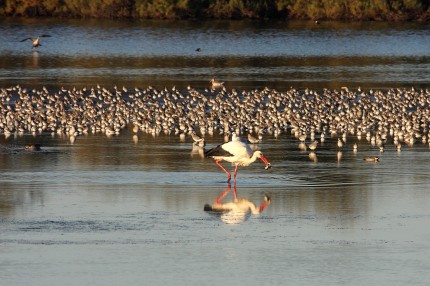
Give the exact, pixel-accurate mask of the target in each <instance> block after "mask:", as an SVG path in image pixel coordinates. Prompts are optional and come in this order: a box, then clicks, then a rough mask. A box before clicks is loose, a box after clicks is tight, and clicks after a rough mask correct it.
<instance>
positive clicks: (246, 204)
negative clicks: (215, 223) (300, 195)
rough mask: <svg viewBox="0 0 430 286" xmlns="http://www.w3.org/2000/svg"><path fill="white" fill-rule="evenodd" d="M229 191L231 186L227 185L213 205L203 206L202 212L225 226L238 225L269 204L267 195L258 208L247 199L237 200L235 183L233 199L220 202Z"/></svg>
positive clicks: (260, 211)
mask: <svg viewBox="0 0 430 286" xmlns="http://www.w3.org/2000/svg"><path fill="white" fill-rule="evenodd" d="M230 190H231V185H230V184H228V185H227V187H226V188H225V190H224V192H222V193H221V195H219V196H218V197H217V198H216V199H215V202H214V203H213V204H205V206H204V211H206V212H209V213H210V214H212V215H214V216H215V217H217V218H219V219H220V220H221V221H223V222H224V223H227V224H239V223H242V222H244V221H245V220H247V219H248V218H249V216H250V215H251V214H253V215H258V214H260V213H262V212H263V210H264V209H265V208H266V206H268V205H269V204H270V202H271V198H270V195H267V194H266V195H265V196H264V201H263V202H262V203H261V204H260V206H259V207H257V206H256V205H255V203H253V202H251V201H250V200H249V199H247V198H244V197H240V198H239V197H238V196H237V188H236V183H234V188H233V194H234V199H233V200H229V201H224V202H222V200H223V199H224V198H225V197H226V196H227V195H228V193H229V192H230Z"/></svg>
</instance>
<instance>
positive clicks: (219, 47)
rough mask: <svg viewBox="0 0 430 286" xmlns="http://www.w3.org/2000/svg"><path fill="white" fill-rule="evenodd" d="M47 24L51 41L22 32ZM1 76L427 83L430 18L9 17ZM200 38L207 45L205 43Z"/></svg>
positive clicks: (60, 82) (255, 83) (130, 82)
mask: <svg viewBox="0 0 430 286" xmlns="http://www.w3.org/2000/svg"><path fill="white" fill-rule="evenodd" d="M41 34H48V35H51V36H52V37H51V38H42V41H41V43H42V47H40V48H39V49H38V51H37V52H35V51H32V48H31V42H30V41H27V42H23V43H22V42H19V41H20V40H22V39H24V38H27V37H30V36H36V35H41ZM0 42H1V45H0V85H1V86H10V85H14V84H17V83H19V84H23V83H26V84H27V85H32V86H37V87H38V86H40V85H46V86H48V87H49V86H53V87H58V86H65V87H73V86H76V87H82V86H88V85H90V86H93V85H94V84H95V83H96V82H97V83H100V84H102V85H108V86H113V85H114V84H116V85H118V86H121V85H125V86H129V87H133V86H148V85H153V86H158V87H161V88H163V87H164V86H168V87H171V86H173V85H176V87H178V88H184V87H186V86H187V85H189V84H191V85H192V86H194V87H201V88H203V87H208V82H209V80H210V79H211V78H212V77H215V78H217V79H219V80H222V81H225V82H226V84H227V85H226V86H227V87H229V88H247V89H249V88H255V87H264V86H270V87H272V88H277V89H286V88H289V87H290V86H294V87H297V88H300V87H320V88H321V87H329V88H339V86H344V85H348V86H350V87H352V86H354V87H355V86H361V87H371V88H379V87H392V86H396V87H397V86H408V87H410V86H411V85H413V86H415V87H419V86H426V85H427V83H428V82H429V81H430V75H429V72H428V71H429V70H430V52H429V49H428V47H429V46H430V25H429V24H412V23H407V24H404V23H402V24H397V23H388V24H387V23H352V24H351V23H349V24H342V23H324V22H323V23H321V24H319V25H316V24H314V23H313V22H288V23H285V22H275V23H272V22H247V21H231V22H230V21H225V22H223V21H220V22H169V21H165V22H160V21H144V22H112V21H91V20H87V21H82V20H80V21H77V20H65V19H62V20H21V21H19V20H0ZM197 48H200V49H201V51H200V52H196V49H197Z"/></svg>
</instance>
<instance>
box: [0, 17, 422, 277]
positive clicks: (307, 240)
mask: <svg viewBox="0 0 430 286" xmlns="http://www.w3.org/2000/svg"><path fill="white" fill-rule="evenodd" d="M0 23H1V25H0V35H1V37H2V38H1V40H2V44H1V45H0V86H1V87H7V86H11V85H15V84H20V85H21V86H25V87H31V86H34V87H37V88H40V86H41V85H46V86H48V87H49V86H51V87H55V88H56V90H58V89H59V87H61V86H65V87H73V86H76V87H81V86H87V87H88V88H91V87H93V86H95V85H97V83H99V84H101V85H102V86H107V87H110V86H112V85H117V86H119V87H121V86H122V85H124V86H127V87H133V86H138V87H142V86H143V87H145V86H147V85H154V86H160V87H164V86H168V87H170V86H173V85H176V86H177V87H178V88H180V87H183V88H185V87H186V86H187V85H188V84H190V85H192V86H195V87H209V80H210V79H211V78H213V77H215V78H216V79H219V80H221V81H225V82H226V86H227V88H229V89H230V88H238V89H240V88H242V87H246V88H249V87H252V88H255V87H263V86H266V85H268V86H270V88H276V89H281V88H285V87H287V88H289V86H290V85H293V86H297V87H298V88H300V87H310V88H312V87H319V88H321V87H328V88H332V87H334V88H339V86H348V85H357V86H358V85H360V86H362V87H369V88H378V87H386V86H396V87H397V86H406V85H407V86H410V85H414V86H415V87H417V86H423V87H424V86H425V85H426V84H428V82H430V78H429V76H430V73H428V70H429V69H430V68H429V63H430V60H429V54H428V47H429V46H430V43H429V41H430V37H429V31H430V30H429V29H428V25H420V24H409V23H406V24H393V23H390V24H384V23H322V24H321V25H317V26H315V25H313V24H312V23H310V22H308V23H304V22H288V23H283V22H282V23H274V22H263V23H261V22H247V21H232V22H223V21H221V22H203V23H202V22H186V21H183V22H173V23H172V22H158V21H142V22H128V21H118V22H111V21H94V20H65V19H61V20H56V19H42V20H40V19H24V20H17V19H1V20H0ZM42 33H43V34H45V33H46V34H50V35H52V37H51V38H47V39H44V40H46V41H44V45H43V46H42V47H40V49H38V50H37V51H32V49H31V47H28V46H27V45H22V44H25V43H19V42H18V41H19V40H21V39H23V38H26V37H28V36H31V35H36V34H42ZM27 44H28V43H27ZM197 47H199V48H201V51H200V52H196V48H197ZM347 139H348V140H346V144H345V145H344V146H343V148H342V151H341V152H340V151H338V147H337V145H336V143H337V138H330V137H327V138H325V140H324V142H321V144H319V145H318V149H317V150H316V151H314V152H311V151H310V150H308V149H307V147H306V144H309V143H310V142H306V144H305V146H304V147H306V148H302V149H300V148H299V146H298V142H297V140H296V139H294V138H292V137H291V136H290V135H287V134H281V135H279V136H272V135H267V137H266V138H264V140H263V143H259V144H258V148H260V149H261V150H262V151H264V154H265V155H267V157H268V158H269V159H270V162H271V164H272V166H273V168H272V169H271V170H270V172H261V169H260V168H258V167H254V166H250V167H248V168H243V170H241V175H240V176H239V177H238V179H237V185H238V187H237V188H238V191H237V192H239V194H240V196H239V195H238V197H244V198H246V199H247V200H248V201H249V202H254V204H256V205H259V204H260V203H261V202H262V201H263V196H264V194H265V193H270V195H271V198H272V201H271V204H270V206H269V207H267V208H266V209H265V210H264V212H263V213H262V214H261V215H260V216H259V217H258V219H256V217H255V216H252V215H249V217H246V218H247V219H248V221H247V223H243V224H240V225H238V226H236V227H232V226H230V225H228V224H225V223H223V222H220V221H219V220H218V219H213V216H211V215H208V214H207V213H204V212H203V211H202V206H204V204H206V203H208V202H212V201H213V200H214V198H216V197H217V196H218V198H219V200H218V201H219V202H221V203H223V201H221V199H222V198H220V197H219V196H220V192H221V191H222V190H223V189H224V188H225V175H224V174H221V173H220V172H219V169H218V167H217V166H216V165H214V164H213V160H211V159H205V158H203V157H202V152H203V149H202V148H195V146H193V141H192V139H191V138H189V137H184V138H180V137H177V136H174V135H171V136H168V135H160V136H151V135H148V134H139V135H138V138H136V137H135V136H134V133H133V132H132V131H131V130H128V131H124V132H122V133H121V135H118V136H110V137H106V136H103V135H89V136H79V137H78V138H76V141H74V142H72V141H70V139H69V138H67V137H63V136H59V135H52V136H51V135H43V136H32V135H27V134H26V135H23V136H21V135H18V134H11V136H0V175H1V176H0V246H1V247H0V265H1V269H2V271H0V281H2V283H3V284H5V285H27V284H28V282H29V277H31V284H32V285H55V284H58V281H61V284H64V285H77V284H78V285H87V284H91V285H110V284H115V285H142V282H143V283H146V284H148V285H159V284H165V285H172V284H175V285H202V284H203V285H204V284H207V281H208V277H209V279H211V280H210V281H211V283H212V284H221V283H225V282H226V280H225V279H226V278H225V277H229V281H230V282H231V283H232V284H235V285H253V284H262V285H283V284H285V281H287V279H288V281H289V282H290V283H291V284H292V285H336V284H340V285H381V286H382V285H394V284H402V285H406V284H410V285H427V284H428V280H429V279H430V277H429V274H428V269H429V267H430V265H429V259H428V256H427V255H426V253H425V251H424V252H423V249H424V250H425V249H428V248H429V239H428V238H429V237H430V233H429V228H428V221H429V219H430V214H429V210H428V206H429V204H430V196H429V194H428V186H429V184H430V175H429V174H428V160H429V154H430V153H429V147H428V146H427V145H424V144H418V143H417V144H414V145H413V146H404V147H403V148H402V149H401V150H399V151H397V150H395V147H394V146H387V147H386V148H385V150H384V152H383V153H380V152H379V150H378V148H376V147H374V146H371V145H369V144H367V143H363V144H361V143H360V141H359V140H358V141H357V140H353V139H352V138H347ZM363 140H364V139H363ZM206 142H207V147H206V148H210V147H211V146H215V145H217V144H218V143H219V142H223V137H222V136H219V135H213V136H208V137H207V138H206ZM356 142H357V143H358V148H357V149H356V150H355V151H353V144H354V143H356ZM27 144H41V146H42V150H41V151H38V152H32V151H28V150H25V149H24V146H25V145H27ZM367 156H379V157H380V162H378V163H369V162H366V161H365V160H363V158H365V157H367ZM226 167H228V168H231V169H233V168H234V166H226ZM223 194H225V195H227V194H231V190H228V189H227V190H225V192H224V193H222V194H221V195H223ZM233 196H234V193H233ZM215 201H216V200H215ZM233 203H234V200H233ZM248 214H250V212H248ZM17 266H20V267H17ZM22 269H25V275H23V272H22ZM214 269H215V270H216V273H215V274H216V275H214ZM250 269H252V271H250ZM184 277H185V278H184ZM59 279H60V280H59Z"/></svg>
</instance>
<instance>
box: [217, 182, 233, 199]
mask: <svg viewBox="0 0 430 286" xmlns="http://www.w3.org/2000/svg"><path fill="white" fill-rule="evenodd" d="M230 189H231V185H230V184H228V186H227V188H225V190H224V192H223V193H222V194H221V195H219V196H218V197H217V198H216V200H215V204H219V203H220V202H219V201H220V200H222V199H223V198H224V197H225V196H226V195H227V194H228V192H230Z"/></svg>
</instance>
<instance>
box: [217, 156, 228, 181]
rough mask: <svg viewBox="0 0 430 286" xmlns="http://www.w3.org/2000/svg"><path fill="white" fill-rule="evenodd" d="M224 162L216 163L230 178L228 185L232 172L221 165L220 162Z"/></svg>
mask: <svg viewBox="0 0 430 286" xmlns="http://www.w3.org/2000/svg"><path fill="white" fill-rule="evenodd" d="M221 161H222V160H216V161H215V163H216V164H217V165H218V166H219V167H220V168H221V169H222V170H223V171H224V172H225V173H226V174H227V176H228V180H227V183H229V182H230V180H231V175H230V172H228V171H227V170H226V169H225V168H224V167H223V166H222V165H221V164H220V162H221Z"/></svg>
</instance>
